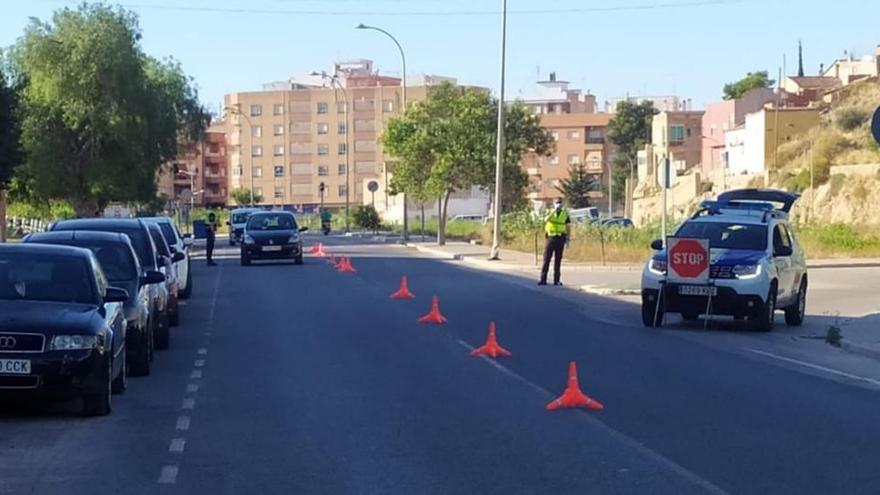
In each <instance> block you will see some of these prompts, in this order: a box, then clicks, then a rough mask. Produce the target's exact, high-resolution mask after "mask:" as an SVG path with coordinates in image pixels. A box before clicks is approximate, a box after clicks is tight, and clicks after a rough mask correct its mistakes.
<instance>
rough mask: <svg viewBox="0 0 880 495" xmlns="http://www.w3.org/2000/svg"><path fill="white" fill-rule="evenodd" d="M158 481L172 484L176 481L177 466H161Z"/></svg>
mask: <svg viewBox="0 0 880 495" xmlns="http://www.w3.org/2000/svg"><path fill="white" fill-rule="evenodd" d="M159 483H162V484H167V485H173V484H175V483H177V466H162V472H161V473H159Z"/></svg>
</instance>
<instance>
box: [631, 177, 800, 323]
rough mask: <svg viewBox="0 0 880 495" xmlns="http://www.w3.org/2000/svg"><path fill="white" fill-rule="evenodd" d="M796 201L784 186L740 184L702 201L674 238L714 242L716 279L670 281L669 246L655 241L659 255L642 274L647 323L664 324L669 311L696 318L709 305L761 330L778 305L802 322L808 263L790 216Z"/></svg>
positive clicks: (789, 318)
mask: <svg viewBox="0 0 880 495" xmlns="http://www.w3.org/2000/svg"><path fill="white" fill-rule="evenodd" d="M797 199H798V195H797V194H792V193H789V192H785V191H777V190H760V189H739V190H734V191H728V192H725V193H722V194H720V195H719V196H718V200H717V201H704V202H703V204H702V205H701V208H700V210H698V211H697V212H696V213H695V214H694V215H693V216H692V217H691V218H690V219H688V220H687V221H685V222H684V223H683V224H682V225H681V227H679V229H678V230H677V231H676V233H675V237H682V238H695V239H707V240H708V241H709V250H710V252H709V260H710V265H709V278H710V279H711V281H712V282H711V284H687V283H667V280H666V276H667V269H668V260H667V258H668V254H667V250H666V249H665V246H664V243H663V242H662V241H661V240H656V241H654V242H653V243H652V247H653V248H654V249H656V250H657V252H656V253H655V254H654V255H653V256H652V257H651V259H649V260H648V262H647V264H646V265H645V269H644V270H643V272H642V321H643V322H644V324H645V325H646V326H649V327H651V326H658V325H659V324H660V323H661V322H662V321H663V314H664V313H680V314H681V315H682V317H683V318H684V319H685V320H695V319H697V318H698V317H699V316H700V315H702V314H704V313H705V312H706V310H707V307H708V308H710V310H711V312H712V314H713V315H730V316H734V317H736V318H738V319H745V320H748V321H749V322H750V323H751V325H752V327H753V328H754V329H755V330H760V331H769V330H771V329H772V328H773V326H774V319H775V314H776V311H777V310H779V309H781V310H783V311H785V322H786V323H787V324H789V325H793V326H797V325H801V324H802V323H803V321H804V314H805V311H806V299H807V264H806V260H805V257H804V252H803V250H802V249H801V247H800V245H799V244H798V242H797V239H796V238H795V236H794V233H793V232H792V230H791V228H790V226H789V220H788V212H789V210H790V209H791V205H792V204H794V202H795V201H796V200H797ZM776 203H778V204H781V205H782V206H781V207H780V208H777V207H775V206H774V204H776ZM709 297H711V298H712V299H711V305H710V304H709V303H710V301H709V300H708V298H709Z"/></svg>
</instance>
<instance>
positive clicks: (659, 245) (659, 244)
mask: <svg viewBox="0 0 880 495" xmlns="http://www.w3.org/2000/svg"><path fill="white" fill-rule="evenodd" d="M651 249H653V250H654V251H660V250H661V249H663V240H662V239H654V240H653V241H651Z"/></svg>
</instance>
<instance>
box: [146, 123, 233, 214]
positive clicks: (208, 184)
mask: <svg viewBox="0 0 880 495" xmlns="http://www.w3.org/2000/svg"><path fill="white" fill-rule="evenodd" d="M226 152H227V147H226V125H225V123H224V122H215V123H212V124H211V126H210V127H208V129H207V130H206V131H205V136H204V138H203V139H202V141H201V142H198V143H195V144H192V145H189V146H182V147H181V148H180V149H179V151H178V156H177V158H176V159H175V160H174V161H172V162H169V163H166V164H164V165H163V166H162V168H161V169H160V171H159V177H158V179H157V188H158V191H159V193H161V194H165V195H166V196H167V197H168V199H169V200H170V201H171V203H172V204H171V206H172V207H174V208H175V209H179V208H183V209H185V208H186V207H187V206H189V205H192V206H196V207H202V206H212V207H217V206H224V205H226V202H227V196H228V192H229V191H228V189H227V182H226V180H227V171H228V170H227V169H228V166H227V160H226Z"/></svg>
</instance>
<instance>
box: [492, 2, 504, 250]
mask: <svg viewBox="0 0 880 495" xmlns="http://www.w3.org/2000/svg"><path fill="white" fill-rule="evenodd" d="M506 56H507V0H501V84H500V87H499V91H498V125H497V129H496V137H495V141H496V142H495V146H496V148H495V204H493V205H492V206H493V210H494V212H493V214H494V217H495V218H493V222H492V250H491V251H490V253H489V259H490V260H497V259H499V251H500V248H501V180H502V178H503V175H502V174H503V168H504V64H505V62H506V60H505V59H506Z"/></svg>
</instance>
